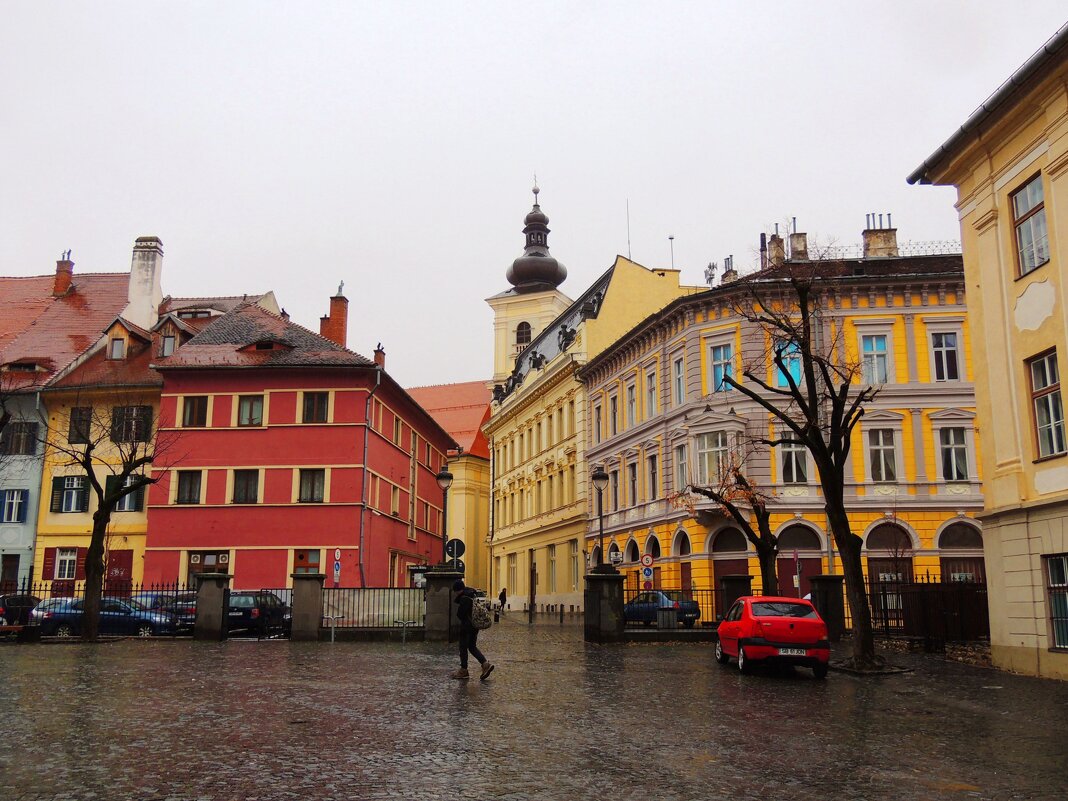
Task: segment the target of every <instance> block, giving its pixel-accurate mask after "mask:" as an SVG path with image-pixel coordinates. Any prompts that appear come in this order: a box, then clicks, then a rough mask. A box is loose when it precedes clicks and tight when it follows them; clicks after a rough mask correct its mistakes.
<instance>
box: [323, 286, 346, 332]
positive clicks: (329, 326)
mask: <svg viewBox="0 0 1068 801" xmlns="http://www.w3.org/2000/svg"><path fill="white" fill-rule="evenodd" d="M344 285H345V282H344V281H342V282H341V286H339V287H338V288H337V294H336V295H334V297H332V298H330V314H328V315H325V316H323V317H320V318H319V334H320V335H322V336H324V337H326V338H327V339H329V340H330V341H331V342H334V343H336V344H338V345H340V346H341V347H345V342H346V340H347V339H348V331H349V299H348V298H346V297H345V296H344V295H342V294H341V290H342V287H344Z"/></svg>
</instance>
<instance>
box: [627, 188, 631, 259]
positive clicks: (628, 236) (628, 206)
mask: <svg viewBox="0 0 1068 801" xmlns="http://www.w3.org/2000/svg"><path fill="white" fill-rule="evenodd" d="M627 258H628V259H629V258H630V198H629V197H628V198H627Z"/></svg>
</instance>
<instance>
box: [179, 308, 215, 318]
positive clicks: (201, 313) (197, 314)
mask: <svg viewBox="0 0 1068 801" xmlns="http://www.w3.org/2000/svg"><path fill="white" fill-rule="evenodd" d="M201 317H211V312H210V311H207V310H204V309H191V310H189V311H180V312H178V319H179V320H196V319H199V318H201Z"/></svg>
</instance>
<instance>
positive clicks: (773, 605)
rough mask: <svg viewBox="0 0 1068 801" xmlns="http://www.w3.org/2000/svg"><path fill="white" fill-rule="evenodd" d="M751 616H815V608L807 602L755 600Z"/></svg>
mask: <svg viewBox="0 0 1068 801" xmlns="http://www.w3.org/2000/svg"><path fill="white" fill-rule="evenodd" d="M753 617H816V610H815V609H813V608H812V607H811V606H809V605H808V604H792V603H790V602H789V601H757V602H756V603H754V604H753Z"/></svg>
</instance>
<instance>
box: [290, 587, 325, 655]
mask: <svg viewBox="0 0 1068 801" xmlns="http://www.w3.org/2000/svg"><path fill="white" fill-rule="evenodd" d="M290 578H292V579H293V630H292V632H291V633H290V635H289V637H290V639H291V640H318V639H319V628H320V626H322V623H323V582H325V581H326V575H324V574H323V573H293V574H292V575H291V576H290Z"/></svg>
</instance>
